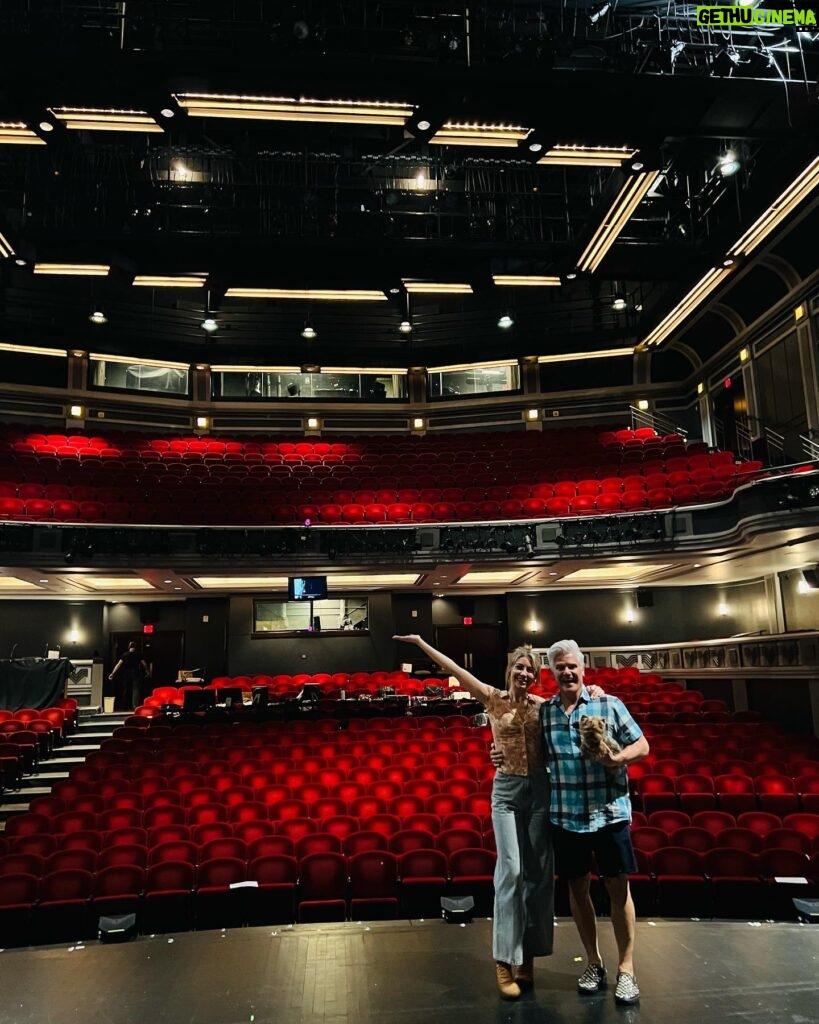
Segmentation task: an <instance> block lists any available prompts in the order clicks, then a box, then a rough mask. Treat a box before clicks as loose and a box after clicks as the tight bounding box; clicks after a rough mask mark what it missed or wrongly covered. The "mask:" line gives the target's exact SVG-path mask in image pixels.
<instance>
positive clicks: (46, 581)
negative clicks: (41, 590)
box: [37, 580, 48, 583]
mask: <svg viewBox="0 0 819 1024" xmlns="http://www.w3.org/2000/svg"><path fill="white" fill-rule="evenodd" d="M37 582H38V583H48V580H37Z"/></svg>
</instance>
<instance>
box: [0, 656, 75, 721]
mask: <svg viewBox="0 0 819 1024" xmlns="http://www.w3.org/2000/svg"><path fill="white" fill-rule="evenodd" d="M72 667H73V666H72V665H71V662H70V661H69V660H68V658H15V659H14V660H13V661H0V708H7V709H8V710H9V711H19V710H20V708H47V707H51V706H52V705H54V704H56V702H57V701H58V700H59V699H60V698H61V697H64V696H65V683H66V679H67V678H68V674H69V673H70V672H71V670H72Z"/></svg>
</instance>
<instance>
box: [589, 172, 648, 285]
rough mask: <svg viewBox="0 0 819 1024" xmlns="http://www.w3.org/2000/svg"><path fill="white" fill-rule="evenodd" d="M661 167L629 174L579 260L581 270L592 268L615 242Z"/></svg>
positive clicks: (595, 266)
mask: <svg viewBox="0 0 819 1024" xmlns="http://www.w3.org/2000/svg"><path fill="white" fill-rule="evenodd" d="M659 173H660V172H659V171H658V170H652V171H641V172H640V173H638V174H635V175H633V176H630V177H629V178H628V179H627V180H626V182H625V184H624V185H623V187H622V188H621V189H620V191H619V192H618V194H617V197H616V198H615V200H614V202H613V203H612V204H611V208H610V209H609V211H608V212H607V213H606V214H605V216H604V217H603V221H602V223H601V224H600V226H599V227H598V229H597V231H595V233H594V235H593V236H592V239H591V241H590V242H589V244H588V245H587V246H586V248H585V250H584V251H583V254H582V256H581V257H580V259H579V260H578V261H577V268H578V270H581V271H593V270H596V269H597V267H598V266H599V265H600V263H601V262H602V260H603V257H604V256H605V255H606V253H607V252H608V251H609V249H610V248H611V247H612V245H614V243H615V241H616V240H617V236H618V235H619V234H620V232H621V231H622V230H623V228H624V227H625V225H626V222H627V221H628V219H629V217H631V215H632V214H633V213H634V211H635V210H636V209H637V207H638V206H639V205H640V203H641V202H642V200H643V197H644V196H645V194H646V193H647V192H648V190H649V189H650V188H651V186H652V185H653V184H654V182H655V181H656V180H657V177H658V176H659Z"/></svg>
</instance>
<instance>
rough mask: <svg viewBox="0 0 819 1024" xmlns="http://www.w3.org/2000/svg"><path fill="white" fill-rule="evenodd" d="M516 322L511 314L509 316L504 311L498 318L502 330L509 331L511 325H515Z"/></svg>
mask: <svg viewBox="0 0 819 1024" xmlns="http://www.w3.org/2000/svg"><path fill="white" fill-rule="evenodd" d="M514 322H515V321H514V320H513V319H512V317H511V316H509V314H508V313H504V314H503V315H502V316H500V317H499V318H498V327H500V329H501V330H502V331H507V330H509V328H510V327H512V326H513V324H514Z"/></svg>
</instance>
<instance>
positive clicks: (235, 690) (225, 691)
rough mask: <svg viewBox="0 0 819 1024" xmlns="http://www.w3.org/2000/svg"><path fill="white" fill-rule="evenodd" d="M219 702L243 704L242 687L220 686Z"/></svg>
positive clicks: (218, 691)
mask: <svg viewBox="0 0 819 1024" xmlns="http://www.w3.org/2000/svg"><path fill="white" fill-rule="evenodd" d="M216 694H217V697H216V699H217V701H218V702H219V703H220V704H227V703H230V704H241V703H242V688H241V686H220V687H219V688H218V689H217V691H216Z"/></svg>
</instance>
